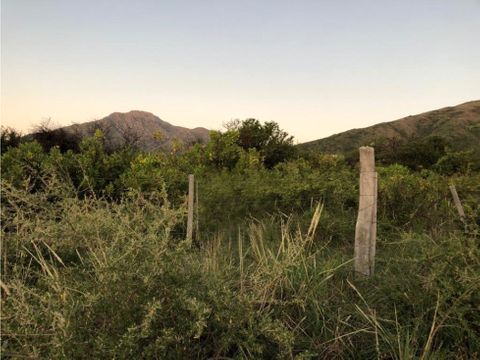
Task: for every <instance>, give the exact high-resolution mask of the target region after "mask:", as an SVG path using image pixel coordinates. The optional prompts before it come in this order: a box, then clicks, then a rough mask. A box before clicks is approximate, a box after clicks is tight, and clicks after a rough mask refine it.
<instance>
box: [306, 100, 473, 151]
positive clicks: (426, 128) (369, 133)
mask: <svg viewBox="0 0 480 360" xmlns="http://www.w3.org/2000/svg"><path fill="white" fill-rule="evenodd" d="M429 136H442V137H444V138H446V139H447V140H448V141H449V142H450V144H451V145H452V147H453V148H455V149H458V150H461V149H475V150H479V149H480V100H475V101H469V102H466V103H463V104H460V105H457V106H450V107H445V108H442V109H438V110H433V111H428V112H425V113H421V114H418V115H413V116H412V115H411V116H407V117H405V118H402V119H399V120H395V121H390V122H384V123H380V124H376V125H373V126H370V127H366V128H362V129H352V130H349V131H345V132H342V133H339V134H335V135H332V136H329V137H326V138H323V139H319V140H314V141H310V142H307V143H303V144H300V145H298V146H299V148H300V149H304V150H318V151H322V152H327V153H347V152H351V151H353V150H356V149H357V148H358V147H360V146H363V145H375V144H377V143H380V142H381V141H383V140H385V139H392V138H396V139H398V140H400V141H409V140H413V139H415V140H417V139H423V138H427V137H429Z"/></svg>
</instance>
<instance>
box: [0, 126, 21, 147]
mask: <svg viewBox="0 0 480 360" xmlns="http://www.w3.org/2000/svg"><path fill="white" fill-rule="evenodd" d="M21 141H22V134H21V133H19V132H18V131H16V130H15V129H12V128H10V127H4V126H2V127H1V128H0V146H1V150H0V152H1V153H2V154H3V153H4V152H5V151H7V149H8V148H10V147H17V146H18V145H20V142H21Z"/></svg>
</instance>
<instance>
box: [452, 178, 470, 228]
mask: <svg viewBox="0 0 480 360" xmlns="http://www.w3.org/2000/svg"><path fill="white" fill-rule="evenodd" d="M449 188H450V192H451V193H452V197H453V202H454V203H455V207H456V208H457V212H458V215H459V216H460V220H462V223H463V226H464V228H465V232H467V231H468V228H467V222H466V221H465V211H464V210H463V206H462V202H461V201H460V198H459V197H458V193H457V189H456V188H455V185H453V184H451V185H449Z"/></svg>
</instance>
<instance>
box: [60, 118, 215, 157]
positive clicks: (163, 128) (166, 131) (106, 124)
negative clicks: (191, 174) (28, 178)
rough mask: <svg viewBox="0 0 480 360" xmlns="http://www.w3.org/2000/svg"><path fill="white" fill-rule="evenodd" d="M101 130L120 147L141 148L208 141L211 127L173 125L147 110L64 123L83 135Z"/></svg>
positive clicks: (112, 145) (116, 146)
mask: <svg viewBox="0 0 480 360" xmlns="http://www.w3.org/2000/svg"><path fill="white" fill-rule="evenodd" d="M97 129H100V130H102V132H103V133H104V135H105V139H106V141H107V142H108V144H109V146H111V147H112V148H118V147H120V146H122V145H125V144H126V143H128V144H130V145H132V146H135V147H137V148H140V149H142V150H154V149H158V148H164V149H166V148H170V147H171V145H172V141H173V140H174V139H176V140H178V141H180V142H181V143H183V144H193V143H197V142H206V141H207V140H208V136H209V130H207V129H205V128H202V127H197V128H194V129H188V128H185V127H181V126H175V125H172V124H170V123H168V122H166V121H163V120H161V119H160V118H159V117H157V116H155V115H154V114H152V113H149V112H145V111H137V110H134V111H130V112H127V113H119V112H114V113H112V114H110V115H108V116H106V117H104V118H103V119H100V120H95V121H90V122H86V123H82V124H74V125H70V126H67V127H64V128H63V130H65V131H66V132H67V133H70V134H74V135H77V136H80V137H84V136H91V135H93V134H94V133H95V131H96V130H97Z"/></svg>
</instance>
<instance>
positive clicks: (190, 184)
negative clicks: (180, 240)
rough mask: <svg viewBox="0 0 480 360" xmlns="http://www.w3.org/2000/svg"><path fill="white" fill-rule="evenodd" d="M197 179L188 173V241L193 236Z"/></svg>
mask: <svg viewBox="0 0 480 360" xmlns="http://www.w3.org/2000/svg"><path fill="white" fill-rule="evenodd" d="M194 183H195V179H194V177H193V175H192V174H190V175H188V218H187V241H189V242H191V241H192V238H193V199H194Z"/></svg>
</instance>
